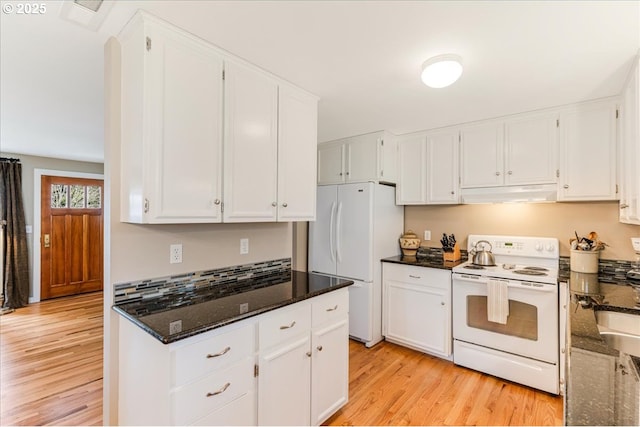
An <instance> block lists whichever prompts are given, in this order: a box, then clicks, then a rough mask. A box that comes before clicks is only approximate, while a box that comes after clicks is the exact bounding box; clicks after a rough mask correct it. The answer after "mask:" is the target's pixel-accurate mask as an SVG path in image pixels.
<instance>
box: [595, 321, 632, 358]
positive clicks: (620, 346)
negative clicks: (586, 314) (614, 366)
mask: <svg viewBox="0 0 640 427" xmlns="http://www.w3.org/2000/svg"><path fill="white" fill-rule="evenodd" d="M595 315H596V323H597V325H598V332H600V336H601V337H602V339H604V340H605V342H606V343H607V345H608V346H609V347H611V348H615V349H616V350H618V351H621V352H623V353H627V354H632V355H634V356H638V357H640V315H636V314H631V313H621V312H618V311H607V310H596V312H595Z"/></svg>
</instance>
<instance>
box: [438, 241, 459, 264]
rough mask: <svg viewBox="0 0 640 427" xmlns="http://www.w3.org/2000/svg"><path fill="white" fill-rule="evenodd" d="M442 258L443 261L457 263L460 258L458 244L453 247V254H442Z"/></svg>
mask: <svg viewBox="0 0 640 427" xmlns="http://www.w3.org/2000/svg"><path fill="white" fill-rule="evenodd" d="M442 257H443V258H444V260H445V261H459V260H460V258H461V257H462V256H461V255H460V247H459V246H458V244H457V243H456V244H455V245H453V252H442Z"/></svg>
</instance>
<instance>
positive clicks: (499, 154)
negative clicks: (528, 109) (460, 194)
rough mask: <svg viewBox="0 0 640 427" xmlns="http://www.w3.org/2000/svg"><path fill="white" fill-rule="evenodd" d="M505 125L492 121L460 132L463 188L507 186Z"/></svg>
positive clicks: (469, 126)
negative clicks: (505, 174) (504, 170)
mask: <svg viewBox="0 0 640 427" xmlns="http://www.w3.org/2000/svg"><path fill="white" fill-rule="evenodd" d="M503 165H504V126H503V123H502V122H494V121H489V122H485V123H479V124H474V125H467V126H463V127H462V128H461V129H460V169H461V170H460V187H462V188H472V187H495V186H499V185H504V173H503V168H504V166H503Z"/></svg>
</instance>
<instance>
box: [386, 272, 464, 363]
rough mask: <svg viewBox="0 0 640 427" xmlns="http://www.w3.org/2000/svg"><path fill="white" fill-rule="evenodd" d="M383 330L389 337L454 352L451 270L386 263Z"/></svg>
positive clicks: (437, 352)
mask: <svg viewBox="0 0 640 427" xmlns="http://www.w3.org/2000/svg"><path fill="white" fill-rule="evenodd" d="M382 286H383V316H382V319H383V322H384V328H383V333H384V335H385V337H386V338H387V340H389V341H392V342H396V343H399V344H403V345H406V346H408V347H411V348H414V349H418V350H422V351H425V352H428V353H431V354H435V355H438V356H442V357H449V356H450V355H451V341H452V333H451V272H450V271H448V270H439V269H433V268H426V267H413V266H404V265H399V264H390V263H383V284H382Z"/></svg>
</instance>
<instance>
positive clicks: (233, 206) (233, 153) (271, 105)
mask: <svg viewBox="0 0 640 427" xmlns="http://www.w3.org/2000/svg"><path fill="white" fill-rule="evenodd" d="M225 84H226V86H225V114H226V116H225V124H226V126H225V143H224V166H225V170H224V208H223V209H224V222H254V221H275V220H276V212H277V209H276V206H277V176H278V175H277V173H278V171H277V168H278V134H277V125H278V122H277V118H278V86H277V84H276V83H275V82H274V81H273V80H271V79H269V78H268V77H267V76H265V75H262V74H260V73H258V72H257V71H254V70H251V69H249V68H247V67H245V66H242V65H240V64H236V63H233V62H228V63H227V64H226V65H225Z"/></svg>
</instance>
